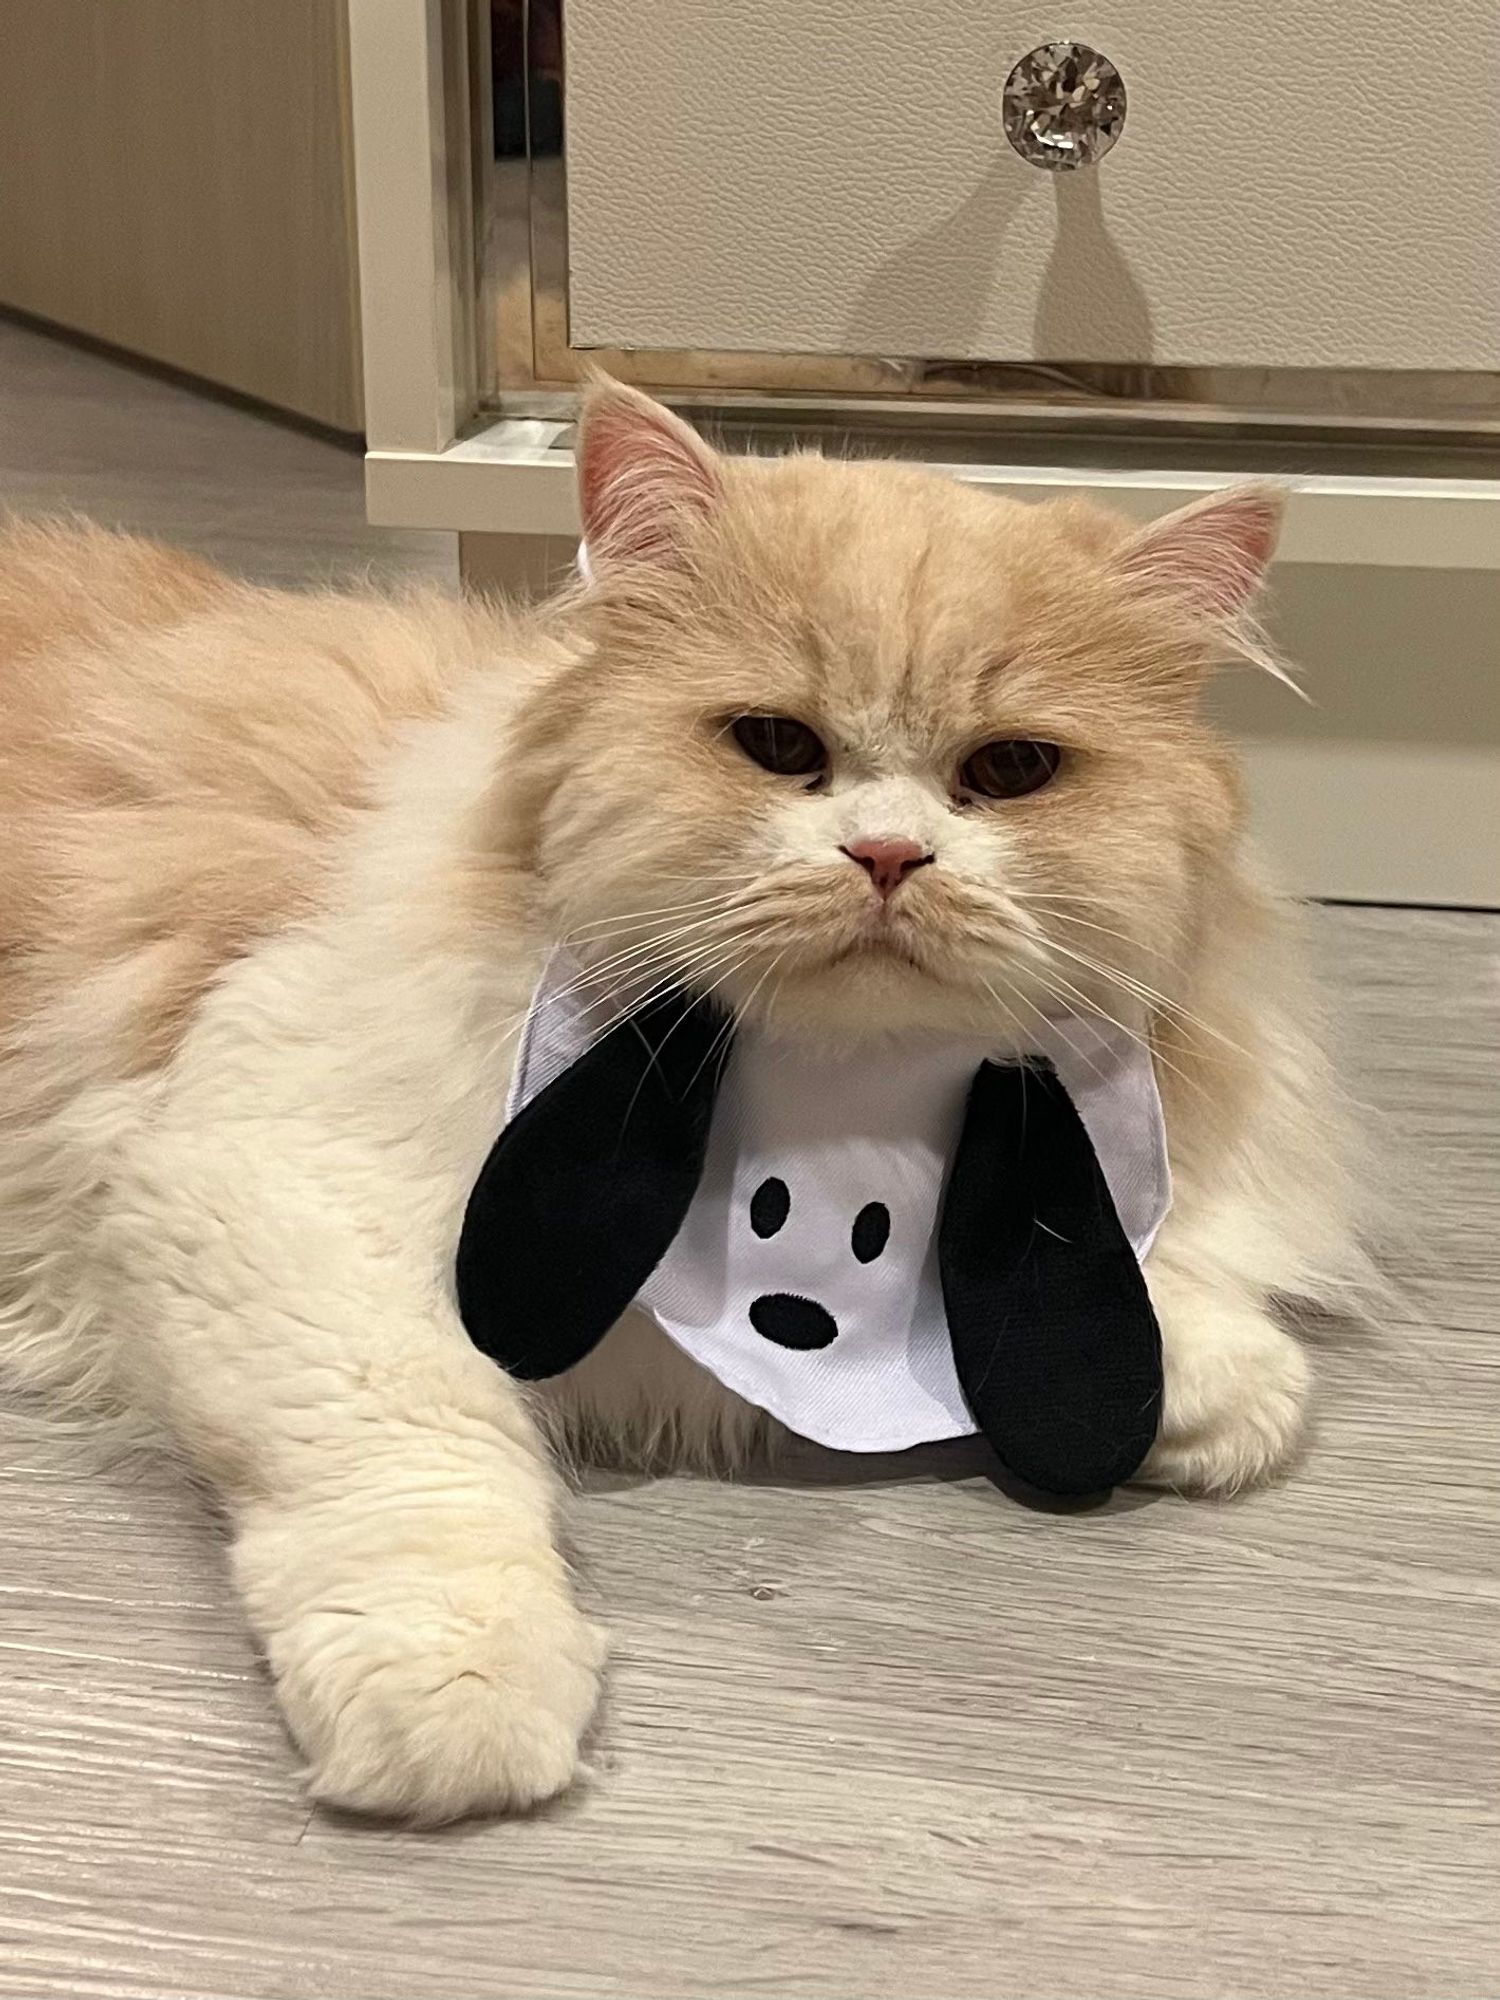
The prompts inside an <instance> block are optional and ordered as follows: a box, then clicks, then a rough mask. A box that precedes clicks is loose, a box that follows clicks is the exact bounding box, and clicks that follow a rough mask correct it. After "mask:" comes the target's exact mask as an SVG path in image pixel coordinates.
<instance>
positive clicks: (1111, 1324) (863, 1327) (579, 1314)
mask: <svg viewBox="0 0 1500 2000" xmlns="http://www.w3.org/2000/svg"><path fill="white" fill-rule="evenodd" d="M578 970H579V968H578V967H577V966H576V965H575V964H573V963H572V962H571V961H570V960H568V959H567V958H566V957H564V956H563V955H561V954H559V955H557V956H556V957H555V958H554V959H553V961H552V962H551V964H550V965H549V967H548V969H547V972H546V973H545V975H544V977H543V979H542V982H541V984H540V986H539V988H538V990H537V993H536V995H535V997H534V999H533V1002H532V1007H531V1012H530V1016H529V1018H528V1021H527V1024H526V1027H525V1029H524V1031H523V1037H522V1044H521V1049H520V1053H519V1055H518V1058H517V1064H516V1071H515V1076H514V1079H513V1082H512V1086H511V1094H510V1102H509V1105H508V1108H507V1121H506V1124H505V1126H504V1129H503V1130H502V1131H501V1133H500V1136H499V1138H498V1139H497V1141H496V1143H495V1145H494V1147H493V1149H492V1150H491V1152H490V1155H489V1157H488V1159H487V1160H486V1162H485V1165H484V1167H483V1169H482V1171H481V1173H480V1176H479V1179H478V1181H477V1182H476V1184H475V1187H474V1190H473V1192H472V1194H471V1196H470V1199H469V1203H468V1208H467V1212H466V1214H465V1218H464V1224H463V1230H462V1234H461V1237H460V1242H459V1249H458V1260H457V1271H456V1280H457V1294H458V1303H459V1309H460V1312H461V1314H462V1316H463V1320H464V1323H465V1325H466V1327H467V1328H468V1331H469V1333H470V1336H471V1337H472V1338H473V1340H474V1341H475V1343H476V1345H477V1346H479V1347H480V1348H481V1349H483V1350H484V1351H485V1352H486V1353H488V1354H490V1355H492V1356H493V1357H494V1359H496V1360H497V1361H499V1362H500V1363H501V1365H502V1366H504V1367H505V1368H507V1369H508V1370H509V1371H510V1372H511V1373H513V1374H515V1375H518V1376H520V1377H522V1378H525V1379H532V1380H537V1379H542V1378H545V1377H548V1376H552V1375H556V1374H560V1373H562V1372H563V1371H564V1370H566V1369H568V1368H570V1367H572V1366H574V1365H575V1364H576V1363H577V1362H579V1361H581V1360H582V1359H583V1357H584V1356H585V1355H586V1354H587V1353H588V1352H589V1351H590V1350H591V1349H592V1348H593V1347H594V1346H595V1345H597V1343H598V1342H599V1341H600V1340H602V1339H603V1338H604V1337H605V1335H606V1334H607V1333H608V1331H609V1329H610V1327H611V1326H612V1325H613V1324H614V1322H615V1321H616V1320H617V1319H618V1318H619V1317H620V1315H621V1314H622V1313H623V1312H624V1311H625V1310H626V1309H627V1308H628V1307H630V1306H631V1305H637V1306H639V1307H641V1308H642V1309H643V1310H645V1311H646V1312H648V1313H649V1314H650V1315H651V1316H652V1317H653V1318H654V1319H655V1320H656V1321H657V1323H658V1324H659V1325H660V1326H661V1327H662V1329H663V1330H664V1331H665V1332H666V1333H667V1334H668V1335H669V1336H670V1337H671V1338H672V1339H673V1340H674V1341H675V1342H676V1343H677V1344H678V1346H680V1347H681V1348H683V1349H684V1350H685V1352H687V1353H688V1354H689V1355H691V1356H692V1357H693V1358H694V1359H695V1360H696V1361H698V1362H699V1363H701V1364H702V1366H704V1367H705V1368H707V1369H708V1370H709V1371H710V1372H711V1373H712V1374H713V1375H715V1376H717V1378H718V1379H719V1380H720V1381H721V1382H723V1383H724V1384H725V1386H726V1387H728V1388H730V1389H732V1390H734V1391H735V1393H736V1394H738V1395H740V1396H742V1397H744V1398H745V1399H746V1400H748V1401H750V1402H752V1403H755V1404H757V1405H758V1406H759V1407H761V1408H762V1409H765V1410H766V1411H768V1412H769V1413H770V1414H771V1415H772V1416H774V1417H776V1418H777V1419H778V1420H779V1421H780V1422H781V1423H783V1424H785V1425H786V1426H787V1427H788V1428H789V1429H791V1430H793V1431H796V1432H797V1433H799V1434H800V1435H802V1436H805V1437H809V1438H812V1439H815V1440H816V1441H817V1442H819V1443H821V1444H825V1445H830V1446H833V1447H835V1448H837V1449H841V1450H846V1451H891V1450H900V1449H904V1448H905V1447H907V1446H910V1445H915V1444H921V1443H927V1442H930V1441H933V1440H937V1439H943V1438H952V1437H960V1436H965V1435H969V1434H972V1433H973V1432H975V1431H982V1432H983V1433H984V1434H985V1436H986V1437H987V1438H988V1439H989V1441H990V1443H991V1444H992V1446H993V1447H994V1449H995V1451H996V1453H997V1455H998V1456H999V1458H1000V1459H1001V1461H1002V1462H1003V1463H1004V1464H1005V1465H1006V1466H1007V1467H1008V1468H1009V1469H1010V1470H1011V1471H1012V1472H1014V1473H1015V1474H1016V1475H1017V1476H1019V1477H1020V1478H1022V1479H1025V1480H1026V1481H1028V1482H1029V1483H1030V1484H1032V1485H1035V1486H1038V1487H1040V1488H1042V1489H1044V1490H1047V1491H1052V1492H1061V1493H1068V1492H1092V1491H1097V1490H1100V1489H1102V1488H1104V1487H1107V1486H1110V1485H1113V1484H1115V1483H1116V1482H1117V1481H1119V1480H1121V1479H1125V1478H1128V1477H1129V1476H1130V1475H1131V1473H1133V1472H1134V1471H1135V1470H1136V1469H1137V1468H1138V1466H1139V1465H1140V1462H1141V1460H1142V1459H1143V1458H1144V1456H1145V1454H1146V1452H1147V1451H1148V1450H1149V1449H1150V1446H1151V1443H1152V1441H1153V1439H1154V1437H1155V1433H1156V1424H1157V1418H1158V1414H1159V1408H1160V1399H1161V1348H1160V1338H1159V1335H1158V1331H1157V1326H1156V1321H1155V1318H1154V1315H1153V1313H1152V1310H1151V1305H1150V1301H1149V1299H1148V1297H1147V1294H1146V1287H1145V1282H1144V1279H1143V1277H1142V1275H1141V1268H1140V1260H1141V1259H1142V1258H1144V1256H1145V1255H1146V1252H1147V1251H1148V1250H1149V1248H1150V1246H1151V1243H1152V1240H1153V1239H1154V1237H1155V1234H1156V1231H1157V1229H1158V1228H1159V1226H1160V1224H1161V1221H1162V1218H1163V1217H1164V1215H1165V1214H1166V1211H1167V1208H1168V1205H1169V1202H1170V1182H1169V1178H1168V1171H1167V1160H1166V1142H1165V1133H1164V1129H1163V1124H1162V1114H1161V1104H1160V1099H1159V1097H1158V1095H1157V1090H1156V1082H1155V1076H1154V1072H1153V1069H1152V1065H1151V1059H1150V1055H1149V1052H1148V1051H1147V1050H1145V1049H1144V1048H1143V1047H1142V1046H1141V1045H1140V1043H1139V1042H1137V1041H1136V1040H1135V1039H1134V1038H1133V1037H1130V1036H1128V1035H1125V1034H1123V1033H1122V1032H1120V1031H1119V1030H1116V1029H1114V1028H1113V1027H1110V1026H1107V1025H1105V1024H1103V1023H1101V1022H1099V1021H1098V1020H1096V1019H1093V1018H1091V1017H1086V1016H1081V1015H1078V1016H1070V1017H1068V1018H1067V1019H1066V1020H1060V1021H1057V1022H1054V1023H1049V1024H1048V1025H1047V1027H1046V1029H1045V1030H1044V1031H1040V1032H1039V1038H1038V1041H1037V1044H1036V1047H1035V1049H1034V1051H1033V1052H1032V1053H1031V1055H1030V1056H1029V1058H1028V1059H1027V1060H1026V1061H1017V1060H1016V1059H1015V1058H1013V1057H1006V1058H1005V1059H1003V1060H1002V1059H992V1050H991V1048H990V1047H989V1045H987V1044H985V1043H982V1042H979V1041H975V1040H961V1039H953V1038H944V1037H938V1036H933V1035H926V1034H915V1033H914V1034H909V1035H896V1036H891V1037H888V1038H880V1039H878V1040H876V1041H874V1042H872V1043H871V1044H870V1045H869V1046H867V1047H864V1048H861V1049H857V1050H853V1051H849V1050H842V1051H838V1052H829V1051H826V1050H820V1049H818V1048H817V1047H816V1046H810V1045H805V1044H801V1043H793V1042H789V1041H787V1040H785V1039H783V1038H781V1037H777V1036H768V1035H766V1034H765V1033H763V1032H762V1031H760V1030H759V1029H756V1028H754V1027H751V1026H748V1025H741V1026H739V1027H737V1028H736V1027H735V1026H734V1025H733V1023H732V1022H731V1021H730V1020H729V1019H728V1018H727V1017H726V1016H725V1015H724V1014H723V1013H722V1012H721V1011H720V1010H719V1009H717V1008H715V1007H713V1006H712V1005H710V1004H708V1003H706V1002H703V1001H701V1000H697V999H694V998H693V997H692V996H690V995H688V994H686V993H684V992H671V993H668V994H666V995H663V996H659V997H657V998H656V999H654V1000H652V1001H651V1002H650V1003H649V1004H647V1005H645V1006H643V1007H641V1008H639V1009H637V1010H636V1011H634V1012H632V1013H629V1014H626V1015H624V1016H623V1017H621V1018H614V1019H609V1018H607V1017H606V1018H601V1017H600V1015H599V1013H598V1010H597V1009H595V1008H593V1007H591V1006H590V1005H589V1004H588V1003H587V1002H586V1001H584V1000H582V999H580V998H578V997H577V990H576V984H575V982H576V980H577V975H578Z"/></svg>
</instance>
